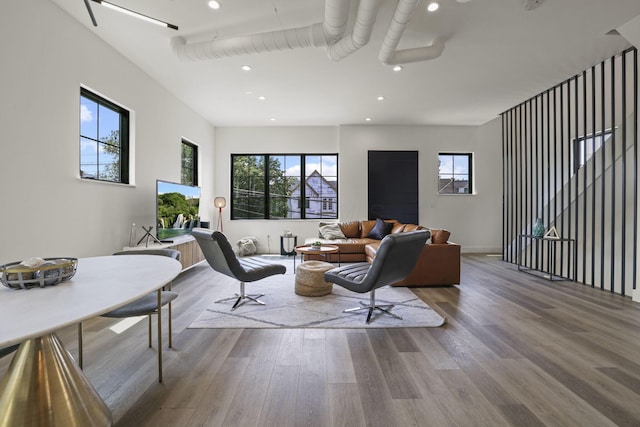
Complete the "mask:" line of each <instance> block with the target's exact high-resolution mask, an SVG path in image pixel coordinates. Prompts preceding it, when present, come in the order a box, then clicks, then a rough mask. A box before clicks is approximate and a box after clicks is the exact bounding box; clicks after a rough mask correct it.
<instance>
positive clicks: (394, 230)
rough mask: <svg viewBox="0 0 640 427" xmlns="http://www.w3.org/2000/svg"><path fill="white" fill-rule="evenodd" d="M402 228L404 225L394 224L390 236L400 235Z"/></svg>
mask: <svg viewBox="0 0 640 427" xmlns="http://www.w3.org/2000/svg"><path fill="white" fill-rule="evenodd" d="M404 226H405V224H402V223H400V222H396V223H395V224H393V227H392V228H391V234H396V233H402V232H403V231H404Z"/></svg>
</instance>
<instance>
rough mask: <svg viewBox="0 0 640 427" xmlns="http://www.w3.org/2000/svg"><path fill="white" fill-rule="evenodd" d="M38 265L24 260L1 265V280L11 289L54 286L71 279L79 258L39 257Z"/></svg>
mask: <svg viewBox="0 0 640 427" xmlns="http://www.w3.org/2000/svg"><path fill="white" fill-rule="evenodd" d="M37 260H39V261H41V262H40V263H38V265H35V266H28V265H25V264H24V261H17V262H12V263H9V264H5V265H0V282H2V284H3V285H5V286H6V287H8V288H11V289H29V288H35V287H40V288H44V287H45V286H54V285H57V284H58V283H60V282H64V281H66V280H69V279H71V278H72V277H73V276H74V275H75V274H76V270H77V268H78V259H77V258H38V259H37Z"/></svg>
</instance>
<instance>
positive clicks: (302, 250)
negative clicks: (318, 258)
mask: <svg viewBox="0 0 640 427" xmlns="http://www.w3.org/2000/svg"><path fill="white" fill-rule="evenodd" d="M295 252H296V254H300V261H303V260H304V255H305V254H307V255H322V256H323V257H324V259H325V260H328V256H329V254H338V267H339V266H340V247H339V246H335V245H322V246H320V249H313V248H312V247H311V245H302V246H296V247H295ZM293 272H294V273H295V272H296V256H295V255H294V256H293Z"/></svg>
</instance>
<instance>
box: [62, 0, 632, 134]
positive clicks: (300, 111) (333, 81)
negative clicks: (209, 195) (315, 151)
mask: <svg viewBox="0 0 640 427" xmlns="http://www.w3.org/2000/svg"><path fill="white" fill-rule="evenodd" d="M52 1H53V2H54V3H56V4H58V5H59V6H60V7H61V8H62V9H64V10H65V11H67V12H68V13H69V14H70V15H71V16H73V17H74V18H75V19H77V20H78V21H79V22H81V23H82V24H84V25H86V26H87V28H89V30H90V31H92V32H94V33H95V34H96V35H97V36H98V37H100V38H102V39H104V40H105V41H106V42H107V43H109V44H110V45H112V46H113V47H114V48H115V49H116V50H118V51H119V52H121V53H122V54H123V55H124V56H126V57H127V58H129V59H130V60H131V61H132V62H133V63H135V64H136V65H137V66H139V67H140V68H141V69H142V70H144V71H145V72H146V73H148V74H149V75H150V76H151V77H152V78H153V79H155V80H157V81H158V82H159V83H160V84H161V85H162V86H164V87H166V88H167V89H168V90H169V91H170V92H171V93H173V94H174V95H175V96H176V97H178V98H179V99H181V100H182V101H183V102H184V103H185V104H187V105H189V106H190V107H191V108H192V109H193V110H195V111H196V112H198V113H199V114H201V115H202V116H203V117H204V118H205V119H207V120H208V121H210V122H211V123H212V124H213V125H215V126H292V125H305V126H311V125H313V126H321V125H343V124H364V123H372V124H402V125H425V124H427V125H435V124H439V125H440V124H442V125H479V124H483V123H485V122H487V121H489V120H491V119H493V118H495V117H496V116H498V115H499V114H500V113H502V112H503V111H505V110H506V109H508V108H510V107H512V106H514V105H516V104H518V103H520V102H522V101H524V100H526V99H528V98H530V97H532V96H534V95H536V94H537V93H539V92H542V91H544V90H546V89H548V88H550V87H552V86H553V85H555V84H557V83H560V82H561V81H563V80H565V79H567V78H569V77H571V76H573V75H574V74H577V73H579V72H581V71H582V70H584V69H586V68H588V67H590V66H592V65H594V64H596V63H598V62H600V61H601V60H603V59H605V58H607V57H609V56H612V55H614V54H616V53H618V52H620V51H621V50H623V49H625V48H627V47H629V46H630V44H629V43H628V42H627V41H626V40H625V39H624V38H623V37H622V36H620V35H606V33H607V32H608V31H610V30H612V29H615V28H618V27H619V26H621V25H622V24H624V23H625V22H627V21H629V20H631V19H632V18H634V17H636V16H638V15H640V1H638V0H546V2H544V3H543V4H542V6H540V7H539V8H537V9H534V10H530V11H527V10H525V8H524V7H523V0H471V1H468V2H458V1H455V0H440V3H441V7H440V10H438V12H436V13H434V14H428V13H427V12H425V5H426V3H425V0H422V1H420V3H419V4H418V6H417V7H416V9H415V11H414V12H413V14H412V16H411V20H410V22H409V24H408V26H407V29H406V31H405V32H404V34H403V37H402V39H401V41H400V45H399V48H400V49H405V48H413V47H421V46H426V45H429V44H430V43H431V42H432V41H433V40H434V38H435V37H441V38H443V39H444V40H445V49H444V52H443V53H442V55H441V56H440V57H439V58H437V59H434V60H431V61H424V62H417V63H412V64H406V65H405V66H404V69H403V70H402V71H401V72H393V71H392V70H391V67H389V66H387V65H384V64H382V63H381V62H380V61H379V60H378V52H379V50H380V46H381V44H382V40H383V39H384V35H385V33H386V31H387V28H388V26H389V23H390V21H391V19H392V17H393V13H394V11H395V8H396V5H397V1H396V0H382V1H381V7H380V10H379V12H378V15H377V19H376V23H375V26H374V29H373V34H372V37H371V40H370V42H369V44H368V45H366V46H365V47H363V48H362V49H360V50H359V51H357V52H355V53H353V54H351V55H350V56H348V57H347V58H345V59H343V60H342V61H339V62H334V61H332V60H331V59H330V58H329V57H328V56H327V52H326V48H322V47H318V48H314V47H310V48H300V49H292V50H286V51H277V52H270V53H259V54H252V55H243V56H236V57H230V58H222V59H211V60H206V61H199V62H187V61H182V60H180V59H178V58H177V56H176V55H175V54H174V53H173V51H172V49H171V47H170V40H171V38H172V37H174V36H177V35H179V36H183V37H185V38H186V40H187V42H188V43H192V42H197V41H204V40H214V39H224V38H228V37H233V36H239V35H246V34H251V33H257V32H266V31H273V30H281V29H287V28H293V27H300V26H306V25H310V24H313V23H318V22H322V21H323V18H324V0H220V2H221V3H222V8H221V9H219V10H218V11H213V10H211V9H209V8H208V7H207V4H206V3H207V0H112V1H113V3H115V4H118V5H121V6H123V7H126V8H129V9H132V10H135V11H137V12H140V13H143V14H146V15H148V16H152V17H155V18H158V19H163V20H165V21H169V22H170V23H172V24H174V25H177V26H178V27H179V30H178V31H175V30H171V29H167V28H162V27H159V26H155V25H153V24H149V23H146V22H144V21H140V20H138V19H135V18H132V17H129V16H126V15H124V14H121V13H118V12H116V11H113V10H109V9H107V8H105V7H104V6H102V5H100V4H97V3H95V2H90V4H91V6H92V9H93V11H94V14H95V17H96V19H97V22H98V27H94V26H93V25H92V24H91V21H90V18H89V14H88V13H87V10H86V8H85V5H84V2H83V0H52ZM345 1H346V0H345ZM357 5H358V1H357V0H352V1H351V13H350V21H349V27H348V32H349V31H350V28H351V24H352V23H353V18H354V16H355V12H356V8H357ZM245 64H247V65H250V66H251V67H252V70H251V71H249V72H247V71H242V70H241V68H240V67H241V66H242V65H245ZM258 96H265V97H266V99H265V100H263V101H261V100H259V99H258ZM378 96H384V97H385V99H384V101H378V100H377V99H376V98H377V97H378ZM366 117H370V118H371V121H370V122H366V121H365V118H366ZM272 118H273V119H275V120H273V121H272V120H271V119H272Z"/></svg>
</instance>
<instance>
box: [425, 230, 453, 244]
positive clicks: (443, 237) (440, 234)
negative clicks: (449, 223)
mask: <svg viewBox="0 0 640 427" xmlns="http://www.w3.org/2000/svg"><path fill="white" fill-rule="evenodd" d="M430 231H431V243H433V244H436V245H441V244H445V243H447V242H448V241H449V236H451V233H450V232H449V231H447V230H434V229H432V230H430Z"/></svg>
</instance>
